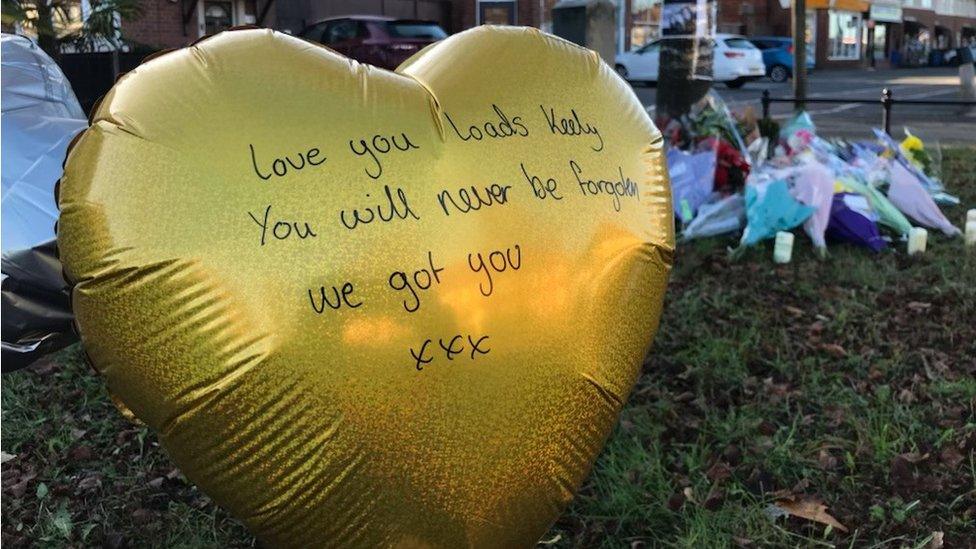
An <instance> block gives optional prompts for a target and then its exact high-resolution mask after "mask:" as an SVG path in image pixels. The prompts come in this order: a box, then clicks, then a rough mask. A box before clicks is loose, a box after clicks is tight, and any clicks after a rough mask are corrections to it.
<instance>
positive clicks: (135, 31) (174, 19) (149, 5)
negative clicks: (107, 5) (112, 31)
mask: <svg viewBox="0 0 976 549" xmlns="http://www.w3.org/2000/svg"><path fill="white" fill-rule="evenodd" d="M180 5H181V3H180V2H179V0H177V1H175V2H174V1H171V0H142V7H143V14H142V17H140V18H139V19H137V20H135V21H123V22H122V36H123V37H124V38H126V39H128V40H132V41H135V42H139V43H141V44H146V45H148V46H152V47H153V48H179V47H182V46H186V45H188V44H190V43H191V42H193V41H194V40H195V39H196V34H195V33H194V32H193V31H194V30H195V29H196V27H195V23H196V18H194V20H193V21H191V22H190V24H189V25H187V33H188V35H187V36H184V35H183V19H182V15H181V14H180Z"/></svg>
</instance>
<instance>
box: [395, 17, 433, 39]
mask: <svg viewBox="0 0 976 549" xmlns="http://www.w3.org/2000/svg"><path fill="white" fill-rule="evenodd" d="M386 30H387V32H388V33H389V34H390V36H393V37H395V38H425V39H429V40H441V39H443V38H447V33H446V32H444V29H442V28H441V27H440V26H439V25H438V24H437V23H425V22H423V21H390V22H389V23H387V24H386Z"/></svg>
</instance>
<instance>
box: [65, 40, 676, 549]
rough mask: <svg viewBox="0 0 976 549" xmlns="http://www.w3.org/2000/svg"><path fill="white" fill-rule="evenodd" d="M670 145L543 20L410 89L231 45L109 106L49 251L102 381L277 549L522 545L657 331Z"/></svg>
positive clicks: (470, 48) (148, 74) (328, 58)
mask: <svg viewBox="0 0 976 549" xmlns="http://www.w3.org/2000/svg"><path fill="white" fill-rule="evenodd" d="M663 152H664V151H663V143H662V139H661V135H660V133H659V132H658V131H657V129H655V127H654V126H653V124H652V123H651V121H650V120H649V118H648V116H647V114H646V112H645V111H644V108H643V107H642V106H641V104H640V103H639V102H638V100H637V98H636V97H635V96H634V94H633V92H632V90H631V89H630V87H629V86H628V85H627V84H626V83H625V82H624V81H623V80H621V79H620V78H618V77H617V75H615V74H614V72H613V70H612V69H611V68H609V67H608V66H607V65H606V64H605V63H603V62H602V61H601V60H600V59H599V58H598V57H597V55H596V54H594V53H593V52H590V51H588V50H585V49H582V48H579V47H577V46H575V45H573V44H570V43H568V42H565V41H563V40H560V39H558V38H554V37H552V36H548V35H546V34H543V33H541V32H539V31H537V30H535V29H526V28H516V27H510V28H493V27H480V28H477V29H475V30H471V31H467V32H464V33H461V34H458V35H456V36H453V37H451V38H448V39H446V40H443V41H442V42H439V43H437V44H435V45H433V46H430V47H428V48H426V49H425V50H423V51H421V52H418V53H417V54H416V55H414V56H413V57H412V58H411V59H410V60H408V61H407V62H406V63H404V64H403V65H402V66H401V67H400V68H399V69H397V71H396V72H388V71H384V70H379V69H376V68H374V67H370V66H367V65H362V64H358V63H356V62H354V61H351V60H349V59H347V58H344V57H342V56H340V55H337V54H335V53H334V52H331V51H330V50H328V49H326V48H323V47H321V46H317V45H314V44H310V43H307V42H304V41H302V40H299V39H296V38H293V37H290V36H287V35H283V34H278V33H274V32H272V31H268V30H239V31H232V32H227V33H223V34H220V35H218V36H216V37H213V38H209V39H206V40H204V41H202V42H199V43H198V44H196V45H194V46H192V47H190V48H186V49H182V50H179V51H176V52H172V53H169V54H166V55H163V56H160V57H157V58H155V59H152V60H151V61H148V62H146V63H145V64H143V65H142V66H140V67H139V68H138V69H136V70H135V71H133V72H131V73H129V74H128V75H126V76H125V77H124V78H122V79H121V80H120V81H119V82H118V83H117V85H116V86H115V87H114V88H113V89H112V91H111V92H110V93H109V94H108V95H107V96H106V98H105V99H104V101H103V102H102V103H101V106H100V107H99V108H98V110H97V112H96V113H95V114H94V115H93V119H92V124H91V127H90V128H89V129H88V130H87V131H86V132H85V133H84V134H83V135H82V137H81V138H80V140H79V141H77V142H76V144H75V145H74V146H73V148H72V149H71V151H70V153H69V156H68V160H67V165H66V171H65V175H64V178H63V180H62V182H61V186H60V198H59V200H60V207H61V218H60V222H59V234H58V242H59V246H60V252H61V258H62V260H63V262H64V266H65V271H66V274H67V275H68V277H69V280H70V281H71V282H72V283H73V284H74V289H73V304H74V310H75V313H76V315H77V321H78V324H79V328H80V331H81V334H82V337H83V341H84V344H85V347H86V349H87V351H88V353H89V355H90V357H91V359H92V362H93V364H94V366H95V367H96V368H97V369H98V371H99V372H101V373H102V374H103V375H104V377H105V379H106V382H107V384H108V388H109V390H110V391H111V393H112V394H113V395H115V396H116V397H117V398H118V400H119V401H120V402H121V403H122V405H123V406H124V407H125V408H128V409H129V410H131V412H132V413H133V414H134V415H135V416H136V417H138V418H139V419H140V420H142V421H144V422H145V423H146V424H147V425H149V426H150V427H151V428H152V429H154V430H155V431H156V432H158V433H159V436H160V439H161V441H162V443H163V445H164V446H165V448H166V449H167V451H168V452H169V454H170V455H171V456H172V458H173V459H174V460H175V461H176V462H177V463H178V464H179V466H180V467H181V468H182V469H183V471H184V472H185V473H186V476H187V477H188V478H189V479H190V480H192V481H193V482H195V483H196V484H198V485H199V486H200V488H201V489H203V490H204V491H205V492H206V493H207V494H209V495H210V496H211V497H212V498H213V499H214V500H215V501H217V502H218V503H219V504H221V505H222V506H224V507H226V508H227V509H228V510H230V512H232V513H233V514H234V515H236V516H237V517H239V518H240V519H241V520H243V521H244V522H245V523H246V524H247V525H248V526H249V527H250V528H251V530H252V531H253V532H254V533H255V534H256V535H257V536H258V537H259V538H260V539H261V540H262V541H263V542H264V544H266V545H267V546H269V547H331V546H336V547H339V546H355V547H448V548H454V547H464V546H472V547H518V546H522V547H528V546H531V545H532V544H534V543H535V542H536V541H537V540H538V539H539V537H540V536H541V535H542V534H544V533H545V532H546V529H547V528H548V527H549V526H550V525H551V524H552V522H553V521H554V520H555V519H556V518H557V517H558V516H559V513H560V512H561V511H562V510H563V509H564V507H565V506H566V505H567V503H568V502H569V501H570V500H571V499H572V497H573V494H574V492H575V490H576V489H577V488H578V487H579V485H580V483H581V482H582V481H583V479H584V478H585V476H586V475H587V474H588V472H589V470H590V468H591V466H592V464H593V461H594V460H595V458H596V456H597V455H598V454H599V452H600V449H601V447H602V446H603V444H604V442H605V440H606V438H607V436H608V434H609V432H610V430H611V428H612V426H613V424H614V422H615V420H616V418H617V414H618V412H619V410H620V408H621V406H622V405H623V403H624V401H625V400H626V399H627V396H628V394H629V392H630V390H631V388H632V386H633V384H634V382H635V380H636V378H637V376H638V373H639V371H640V365H641V362H642V358H643V357H644V356H645V354H646V353H647V352H648V349H649V347H650V345H651V341H652V338H653V335H654V332H655V331H656V329H657V325H658V318H659V315H660V313H661V306H662V300H663V295H664V292H665V285H666V280H667V275H668V271H669V268H670V265H671V257H672V251H673V246H674V229H673V217H672V210H671V203H670V201H671V199H670V193H669V186H668V180H667V172H666V169H665V161H664V154H663Z"/></svg>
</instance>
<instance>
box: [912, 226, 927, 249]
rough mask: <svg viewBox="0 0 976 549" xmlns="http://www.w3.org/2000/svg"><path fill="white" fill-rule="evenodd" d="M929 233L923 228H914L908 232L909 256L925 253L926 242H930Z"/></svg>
mask: <svg viewBox="0 0 976 549" xmlns="http://www.w3.org/2000/svg"><path fill="white" fill-rule="evenodd" d="M928 237H929V232H928V231H926V230H925V229H923V228H921V227H912V230H911V231H908V255H914V254H920V253H924V252H925V241H926V240H928Z"/></svg>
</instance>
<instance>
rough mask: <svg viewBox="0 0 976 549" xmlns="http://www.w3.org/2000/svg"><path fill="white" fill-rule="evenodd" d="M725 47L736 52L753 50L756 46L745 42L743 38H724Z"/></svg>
mask: <svg viewBox="0 0 976 549" xmlns="http://www.w3.org/2000/svg"><path fill="white" fill-rule="evenodd" d="M725 45H726V46H728V47H730V48H733V49H737V50H754V49H756V46H753V45H752V42H750V41H748V40H746V39H745V38H726V39H725Z"/></svg>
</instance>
